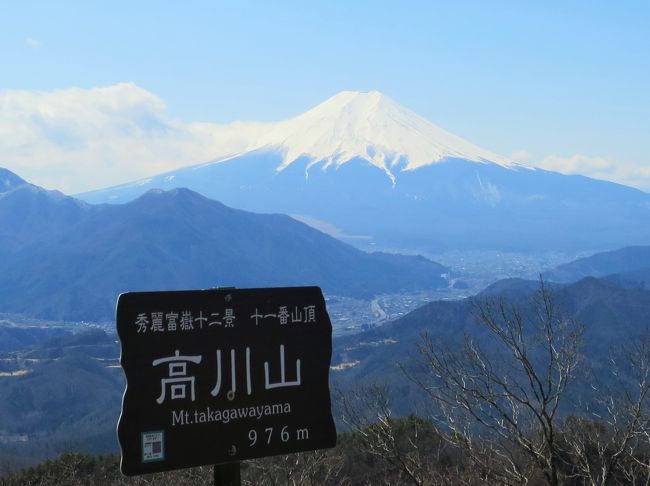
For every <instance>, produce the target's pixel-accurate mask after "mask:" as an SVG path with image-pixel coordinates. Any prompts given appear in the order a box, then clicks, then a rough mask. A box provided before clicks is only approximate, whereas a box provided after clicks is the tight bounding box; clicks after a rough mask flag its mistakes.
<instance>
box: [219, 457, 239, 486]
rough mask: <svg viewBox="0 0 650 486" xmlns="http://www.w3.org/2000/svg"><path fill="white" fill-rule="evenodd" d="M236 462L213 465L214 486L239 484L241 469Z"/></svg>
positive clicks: (235, 485)
mask: <svg viewBox="0 0 650 486" xmlns="http://www.w3.org/2000/svg"><path fill="white" fill-rule="evenodd" d="M239 466H240V464H239V463H238V462H230V463H227V464H216V465H215V466H214V486H240V485H241V470H240V468H239Z"/></svg>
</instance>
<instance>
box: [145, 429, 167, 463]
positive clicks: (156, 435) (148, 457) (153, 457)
mask: <svg viewBox="0 0 650 486" xmlns="http://www.w3.org/2000/svg"><path fill="white" fill-rule="evenodd" d="M164 459H165V432H164V431H163V430H157V431H153V432H142V462H152V461H162V460H164Z"/></svg>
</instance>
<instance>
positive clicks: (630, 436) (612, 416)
mask: <svg viewBox="0 0 650 486" xmlns="http://www.w3.org/2000/svg"><path fill="white" fill-rule="evenodd" d="M609 364H610V366H609V370H608V371H609V373H611V376H610V378H613V381H614V382H615V385H614V386H609V385H608V384H607V383H601V382H602V381H603V380H602V379H598V378H597V377H594V378H593V379H592V387H591V389H592V390H593V393H594V397H593V399H590V400H588V401H587V403H586V407H585V408H586V413H584V415H583V416H581V417H576V416H572V417H569V418H568V419H567V420H566V426H565V427H564V434H563V440H564V441H565V443H566V448H567V451H568V452H569V457H570V458H571V463H572V465H573V469H574V471H575V473H574V475H575V476H577V477H580V478H581V479H582V480H583V482H584V483H586V484H590V485H607V484H621V483H624V484H650V338H648V337H644V338H642V339H640V340H638V341H637V342H636V343H634V344H632V345H627V346H625V347H623V348H622V349H621V350H620V351H619V352H617V353H616V357H613V358H612V359H611V360H610V363H609Z"/></svg>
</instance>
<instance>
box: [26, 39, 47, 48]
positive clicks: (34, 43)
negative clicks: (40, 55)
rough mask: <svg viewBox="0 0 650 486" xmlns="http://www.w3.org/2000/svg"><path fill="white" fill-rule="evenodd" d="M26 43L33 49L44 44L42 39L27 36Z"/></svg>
mask: <svg viewBox="0 0 650 486" xmlns="http://www.w3.org/2000/svg"><path fill="white" fill-rule="evenodd" d="M25 44H27V45H28V46H29V47H31V48H32V49H40V48H41V46H42V45H43V44H42V42H41V41H39V40H38V39H34V38H33V37H27V38H25Z"/></svg>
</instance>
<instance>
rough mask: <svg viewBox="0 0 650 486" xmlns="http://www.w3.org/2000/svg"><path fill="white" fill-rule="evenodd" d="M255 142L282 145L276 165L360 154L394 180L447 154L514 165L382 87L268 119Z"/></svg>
mask: <svg viewBox="0 0 650 486" xmlns="http://www.w3.org/2000/svg"><path fill="white" fill-rule="evenodd" d="M252 148H253V149H273V150H279V151H280V152H281V153H282V154H283V162H282V164H281V165H280V166H279V167H278V170H282V169H284V168H286V167H287V166H289V165H290V164H291V163H292V162H295V161H296V160H297V159H299V158H301V157H307V158H309V159H311V160H312V164H314V163H317V162H320V161H325V164H324V168H327V167H329V166H331V165H335V166H338V165H341V164H344V163H346V162H348V161H350V160H352V159H354V158H360V159H364V160H367V161H368V162H370V163H372V164H374V165H376V166H377V167H379V168H380V169H382V170H384V171H385V172H386V174H387V175H388V176H389V177H390V178H391V179H392V180H393V181H394V179H395V178H394V175H393V173H394V172H395V171H396V170H413V169H417V168H419V167H422V166H425V165H429V164H432V163H436V162H439V161H441V160H442V159H444V158H448V157H449V158H461V159H466V160H471V161H476V162H486V161H490V162H493V163H496V164H499V165H502V166H511V165H512V163H511V162H510V161H509V160H508V159H506V158H505V157H501V156H499V155H496V154H493V153H491V152H489V151H487V150H485V149H482V148H480V147H477V146H476V145H474V144H472V143H470V142H468V141H466V140H463V139H462V138H460V137H458V136H456V135H453V134H452V133H449V132H447V131H446V130H443V129H442V128H440V127H438V126H437V125H435V124H433V123H431V122H430V121H428V120H426V119H425V118H423V117H421V116H419V115H418V114H416V113H414V112H412V111H411V110H408V109H407V108H404V107H402V106H400V105H399V104H397V103H396V102H395V101H393V100H392V99H390V98H389V97H387V96H385V95H383V94H382V93H380V92H378V91H369V92H357V91H343V92H340V93H338V94H337V95H335V96H333V97H331V98H329V99H328V100H326V101H324V102H323V103H321V104H320V105H318V106H316V107H315V108H312V109H311V110H309V111H307V112H305V113H303V114H301V115H298V116H296V117H294V118H291V119H289V120H286V121H282V122H277V123H272V124H269V125H268V126H267V130H265V131H264V133H262V134H261V135H260V136H259V137H258V138H257V140H256V143H255V145H254V146H253V147H252Z"/></svg>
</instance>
